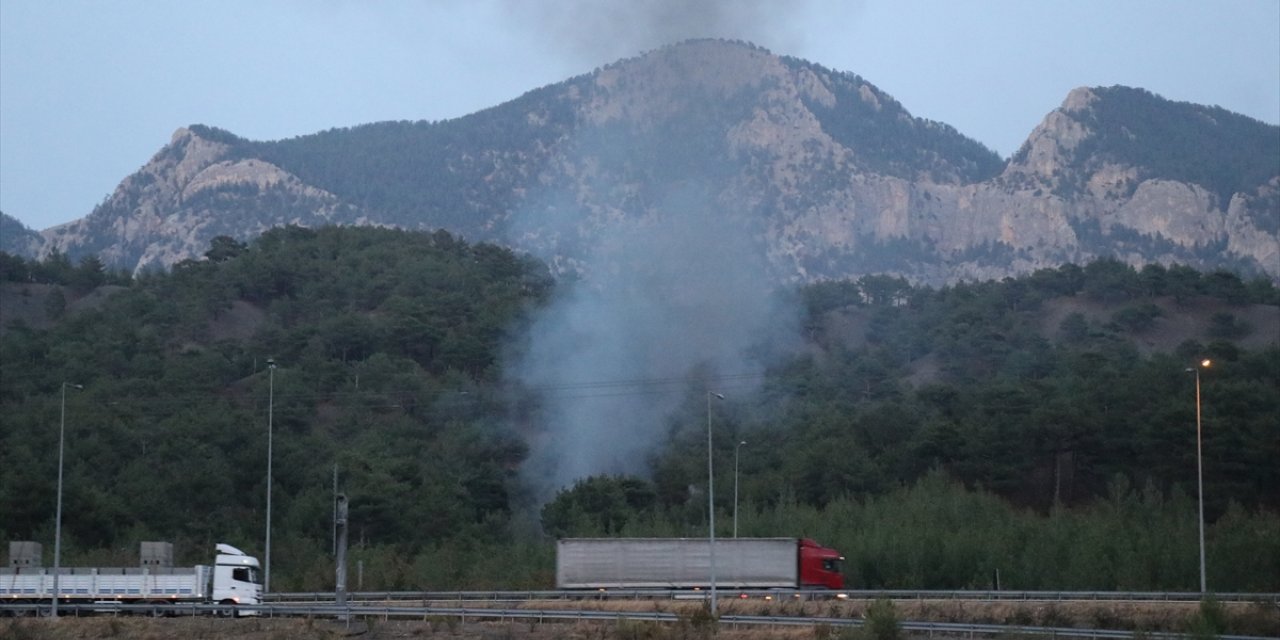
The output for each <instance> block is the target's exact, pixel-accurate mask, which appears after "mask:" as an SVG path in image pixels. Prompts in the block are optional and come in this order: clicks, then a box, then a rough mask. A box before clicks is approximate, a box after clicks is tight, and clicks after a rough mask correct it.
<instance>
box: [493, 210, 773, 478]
mask: <svg viewBox="0 0 1280 640" xmlns="http://www.w3.org/2000/svg"><path fill="white" fill-rule="evenodd" d="M535 209H536V208H535ZM547 213H548V211H546V210H545V209H543V210H541V211H540V212H539V211H535V210H530V211H526V212H523V213H522V214H521V216H522V218H523V220H521V221H520V223H522V224H536V225H538V226H540V227H541V231H542V232H544V233H547V232H549V233H550V234H552V235H556V236H560V237H562V238H563V237H570V236H575V235H577V232H576V231H575V229H574V228H573V225H575V224H579V225H580V224H581V223H582V217H581V216H582V215H583V212H576V213H577V215H566V213H567V212H566V211H565V210H559V211H557V212H556V213H558V214H559V215H556V216H551V217H548V216H547V215H546V214H547ZM548 226H551V227H556V226H563V228H559V229H548V228H547V227H548ZM597 233H598V236H593V237H595V238H596V239H595V244H593V245H592V246H591V248H589V249H587V250H586V251H585V252H584V253H583V254H580V255H579V256H577V257H578V259H579V260H580V263H579V264H580V265H581V269H582V272H583V274H584V279H583V280H582V281H580V282H578V283H576V285H571V286H567V287H565V290H564V291H563V295H562V296H561V297H560V298H558V299H557V300H555V301H554V303H553V304H551V305H550V306H549V307H548V308H546V309H545V310H544V311H543V312H542V313H541V314H540V315H539V316H538V317H537V318H536V319H535V320H534V322H533V323H532V327H531V329H530V330H529V332H528V334H527V335H526V336H525V338H526V341H525V342H524V343H523V345H522V347H521V349H520V354H519V356H518V357H517V358H516V360H515V361H514V362H510V363H508V366H507V367H506V370H507V371H508V372H509V374H510V375H512V376H513V377H514V378H515V380H516V381H518V382H519V383H520V384H521V385H523V386H525V387H526V388H531V389H533V390H534V391H535V392H536V393H537V394H538V397H539V400H540V407H541V409H540V411H538V412H537V422H538V424H537V425H535V429H534V431H535V432H536V433H537V434H539V435H537V436H535V437H534V438H532V442H531V451H530V460H529V461H528V464H527V466H526V479H527V480H529V482H530V485H531V488H532V489H533V491H534V493H535V495H536V496H537V497H538V498H539V499H540V500H542V501H545V500H547V499H549V498H550V497H552V495H554V492H555V491H556V490H558V489H560V488H563V487H566V486H568V485H570V484H572V482H573V481H574V480H576V479H579V478H583V477H586V476H589V475H598V474H618V473H629V474H640V475H644V474H645V472H646V471H647V464H646V463H647V456H648V454H649V453H650V452H652V451H653V449H654V448H655V446H656V445H657V444H659V443H660V442H661V441H662V439H663V437H664V434H665V432H666V425H668V424H669V422H670V420H671V418H672V415H673V412H674V411H675V409H676V408H677V406H678V404H679V403H680V402H681V401H682V399H684V398H686V397H687V394H688V393H689V392H691V391H696V390H698V389H700V388H701V387H700V386H698V385H697V384H693V383H691V382H690V380H691V379H692V378H693V377H694V376H698V377H699V379H700V380H704V381H707V382H700V383H699V384H704V383H709V384H711V385H712V388H713V390H717V391H721V390H723V391H725V392H726V394H728V395H731V396H732V395H733V394H735V393H737V394H738V395H739V397H741V395H744V394H745V393H747V392H748V391H749V389H746V388H743V387H742V386H741V385H742V383H743V381H744V380H746V381H750V380H758V378H759V374H760V373H762V372H763V367H764V366H765V362H764V361H763V356H761V355H760V354H761V349H762V347H768V346H775V345H779V344H790V342H791V341H792V340H794V338H795V336H797V335H798V333H797V331H796V317H797V316H796V314H795V308H794V306H793V305H790V304H785V303H781V302H780V301H781V298H780V297H779V296H778V295H776V293H775V292H773V291H771V289H770V285H769V284H767V283H769V282H771V281H772V279H771V278H770V277H769V275H768V273H767V267H766V261H765V253H764V250H763V248H762V246H761V244H760V242H761V241H760V239H759V238H756V237H753V235H752V234H751V233H750V232H749V231H748V226H747V225H746V224H744V223H743V221H742V220H734V219H733V217H732V216H727V215H724V214H723V213H722V212H720V211H718V210H717V208H716V207H715V206H714V204H713V203H712V201H711V199H710V198H709V197H708V196H706V195H705V194H703V193H701V192H699V191H698V190H697V189H693V188H678V192H677V193H672V194H668V195H667V196H666V197H664V198H663V199H662V201H661V202H660V203H659V206H658V207H656V210H655V211H654V212H652V213H651V214H649V215H646V216H644V217H642V218H639V219H614V220H613V221H612V222H610V223H608V224H607V225H606V226H605V227H604V228H603V229H600V230H599V231H598V232H597ZM544 257H545V258H550V257H551V256H550V255H547V256H544ZM764 350H766V351H767V348H765V349H764ZM717 384H718V385H720V386H719V387H717V386H716V385H717ZM726 387H733V389H727V388H726ZM731 399H732V398H731Z"/></svg>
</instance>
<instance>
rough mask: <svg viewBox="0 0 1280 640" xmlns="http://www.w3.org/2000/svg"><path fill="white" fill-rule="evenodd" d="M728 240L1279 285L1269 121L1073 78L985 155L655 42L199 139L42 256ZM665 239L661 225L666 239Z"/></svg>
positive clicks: (948, 278) (875, 257)
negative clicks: (1116, 267)
mask: <svg viewBox="0 0 1280 640" xmlns="http://www.w3.org/2000/svg"><path fill="white" fill-rule="evenodd" d="M690 220H697V221H698V223H697V224H698V225H699V227H700V228H701V229H703V230H705V231H706V232H707V233H708V235H707V236H706V237H702V236H698V237H699V239H700V241H704V242H715V241H716V233H715V230H717V229H721V230H728V229H732V230H733V233H734V234H735V235H741V236H742V238H743V240H742V243H741V244H740V246H741V247H743V248H745V249H746V250H747V251H750V252H752V254H753V255H757V256H759V257H760V258H761V259H762V260H764V261H765V262H766V267H765V268H766V270H767V273H768V277H769V278H770V279H772V280H773V281H775V282H797V281H800V282H805V281H816V280H824V279H831V278H844V277H856V276H858V275H861V274H866V273H891V274H897V275H902V276H905V277H907V278H909V279H911V280H914V281H918V282H925V283H941V282H953V281H956V280H960V279H989V278H1000V277H1004V276H1007V275H1013V274H1018V273H1027V272H1030V271H1033V270H1035V269H1038V268H1043V267H1054V266H1057V265H1059V264H1061V263H1064V262H1076V263H1083V262H1087V261H1089V260H1091V259H1093V258H1096V257H1100V256H1114V257H1117V258H1119V259H1121V260H1123V261H1125V262H1127V263H1130V264H1134V265H1138V264H1145V263H1154V262H1159V263H1172V262H1179V263H1185V264H1191V265H1194V266H1197V267H1199V268H1203V269H1212V268H1226V269H1230V270H1233V271H1242V272H1246V273H1249V274H1265V275H1268V276H1270V277H1271V278H1278V277H1280V127H1276V126H1272V125H1267V124H1265V123H1262V122H1259V121H1256V120H1252V119H1249V118H1246V117H1244V116H1241V115H1238V114H1233V113H1230V112H1228V111H1226V110H1223V109H1220V108H1217V107H1204V106H1199V105H1193V104H1187V103H1178V102H1172V101H1169V100H1166V99H1163V98H1161V97H1159V96H1156V95H1153V94H1151V93H1149V92H1146V91H1143V90H1140V89H1132V88H1127V87H1109V88H1080V89H1076V90H1074V91H1072V92H1071V93H1070V94H1069V95H1068V96H1067V97H1066V99H1065V101H1064V102H1063V103H1062V105H1061V106H1060V107H1059V108H1057V109H1055V110H1054V111H1052V112H1050V113H1049V114H1048V115H1047V116H1046V117H1045V119H1044V120H1043V122H1042V123H1041V124H1040V125H1039V126H1038V127H1037V128H1036V129H1035V130H1034V131H1033V132H1031V135H1030V137H1029V138H1028V140H1027V141H1026V143H1025V144H1024V145H1023V146H1022V148H1021V150H1020V151H1019V152H1018V153H1017V154H1015V155H1014V156H1013V157H1012V158H1011V159H1009V160H1008V161H1004V160H1002V159H1001V158H1000V157H999V156H998V155H996V154H995V153H994V152H992V151H991V150H989V149H987V148H985V147H984V146H982V145H981V144H980V143H978V142H976V141H974V140H972V139H970V138H967V137H965V136H963V135H961V134H960V133H959V132H957V131H956V130H955V129H954V128H952V127H950V126H948V125H945V124H942V123H938V122H932V121H929V120H924V119H920V118H916V117H913V116H912V115H911V114H910V113H909V112H908V111H907V110H906V108H904V107H903V105H901V104H900V103H898V102H897V101H896V100H894V99H893V98H892V97H891V96H889V95H887V94H885V93H884V92H883V91H881V90H879V89H878V88H876V87H875V86H874V85H872V84H870V83H869V82H867V81H865V80H864V79H862V78H860V77H858V76H857V75H854V74H851V73H847V72H838V71H834V70H831V69H827V68H824V67H822V66H820V65H817V64H814V63H811V62H806V61H803V60H798V59H795V58H789V57H781V56H776V55H774V54H772V53H770V52H768V51H766V50H764V49H761V48H759V47H755V46H752V45H749V44H745V43H739V42H728V41H719V40H699V41H690V42H685V43H681V44H678V45H672V46H669V47H665V48H662V49H658V50H656V51H652V52H649V53H647V54H644V55H641V56H639V57H636V58H631V59H627V60H623V61H619V62H617V63H614V64H611V65H609V66H607V67H604V68H602V69H597V70H595V71H593V72H592V73H589V74H585V75H582V76H578V77H575V78H571V79H569V80H567V81H565V82H562V83H559V84H555V85H550V86H546V87H543V88H540V89H537V90H534V91H531V92H529V93H527V94H525V95H523V96H521V97H519V98H517V99H515V100H512V101H510V102H507V103H504V104H501V105H498V106H495V107H493V108H490V109H487V110H484V111H480V112H478V113H475V114H472V115H469V116H466V117H462V118H458V119H454V120H447V121H440V122H425V121H420V122H383V123H375V124H368V125H362V126H357V127H352V128H344V129H333V130H329V131H324V132H320V133H316V134H313V135H308V136H302V137H299V138H293V139H289V140H282V141H274V142H258V141H250V140H245V139H242V138H239V137H237V136H235V135H234V134H232V133H229V132H226V131H221V130H218V129H214V128H210V127H205V126H199V125H195V126H191V127H187V128H182V129H179V130H178V131H177V132H176V133H175V134H174V136H173V138H172V140H171V141H170V143H169V144H168V145H166V146H165V147H164V148H163V149H161V150H160V152H159V153H157V154H156V156H155V157H154V158H153V159H152V160H151V161H150V162H149V163H148V164H147V165H145V166H144V167H142V168H141V169H140V170H139V171H138V172H136V173H134V174H133V175H131V176H129V177H127V178H125V179H124V181H123V182H122V183H121V184H120V186H119V187H118V188H117V189H116V191H115V192H114V193H113V194H112V195H111V197H110V198H108V200H107V201H105V202H104V203H103V204H101V205H99V206H98V207H97V208H96V209H95V210H94V211H93V212H92V213H91V214H89V216H87V217H86V218H83V219H81V220H77V221H74V222H72V223H69V224H66V225H62V226H59V227H54V228H52V229H48V230H46V231H44V232H43V236H44V239H45V244H44V247H43V250H44V251H48V250H50V249H51V248H54V247H57V248H59V249H61V250H62V251H64V252H66V253H68V254H69V255H71V256H72V257H76V256H78V255H82V254H86V253H96V254H98V255H99V257H101V258H102V260H103V261H104V262H105V263H107V264H109V265H113V266H123V267H126V268H134V269H146V268H153V267H164V266H168V265H172V264H175V263H176V262H179V261H181V260H183V259H188V258H198V257H199V256H201V255H203V252H204V251H205V250H206V249H207V248H208V246H209V242H210V240H211V239H212V238H214V237H216V236H218V235H229V236H232V237H234V238H237V239H248V238H251V237H254V236H256V235H258V234H260V233H262V232H263V231H264V230H266V229H268V228H271V227H273V226H277V225H282V224H297V225H302V226H317V225H324V224H343V225H381V226H393V227H403V228H411V229H435V228H443V229H447V230H449V231H451V232H454V233H457V234H460V235H462V236H464V237H466V238H468V239H469V240H473V241H494V242H501V243H505V244H508V245H510V246H513V247H516V248H519V249H522V250H526V251H529V252H532V253H534V254H537V255H539V256H540V257H542V258H544V259H546V260H547V261H548V262H549V263H550V264H552V265H553V268H555V269H556V270H557V271H560V272H567V271H577V272H582V273H584V274H586V275H588V276H589V275H590V273H591V272H592V271H593V270H604V271H609V270H614V271H616V270H618V269H625V268H628V265H621V264H618V263H616V262H611V261H610V258H609V257H608V254H609V247H612V246H616V245H620V244H626V243H628V242H630V240H629V239H628V238H631V237H632V236H634V235H635V234H637V233H655V232H656V233H668V234H671V235H679V234H681V233H683V229H684V226H682V225H687V224H688V223H689V221H690ZM663 230H666V231H663Z"/></svg>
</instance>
